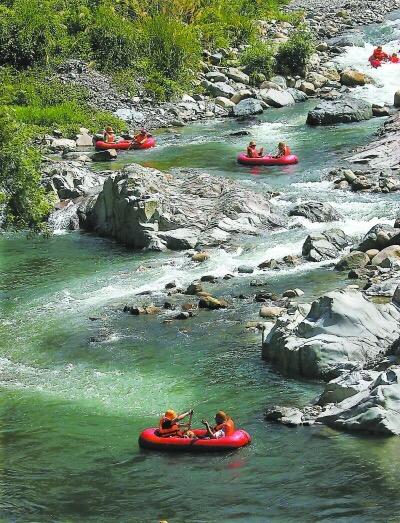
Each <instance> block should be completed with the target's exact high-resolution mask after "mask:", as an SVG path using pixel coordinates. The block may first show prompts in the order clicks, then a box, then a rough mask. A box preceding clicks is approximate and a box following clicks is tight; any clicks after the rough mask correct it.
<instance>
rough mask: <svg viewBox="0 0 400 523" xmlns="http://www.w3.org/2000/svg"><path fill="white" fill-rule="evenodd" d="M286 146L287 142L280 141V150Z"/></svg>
mask: <svg viewBox="0 0 400 523" xmlns="http://www.w3.org/2000/svg"><path fill="white" fill-rule="evenodd" d="M285 147H286V144H285V143H284V142H279V143H278V148H279V150H280V151H283V149H284V148H285Z"/></svg>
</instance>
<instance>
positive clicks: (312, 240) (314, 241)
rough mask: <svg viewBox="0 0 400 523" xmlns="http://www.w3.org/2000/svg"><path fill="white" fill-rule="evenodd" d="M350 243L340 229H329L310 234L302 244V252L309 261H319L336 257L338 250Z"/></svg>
mask: <svg viewBox="0 0 400 523" xmlns="http://www.w3.org/2000/svg"><path fill="white" fill-rule="evenodd" d="M349 244H350V238H348V237H347V236H346V234H345V233H344V232H343V231H342V230H340V229H330V230H329V231H325V232H323V233H321V234H319V233H316V234H310V235H309V236H307V238H306V241H305V242H304V245H303V250H302V254H303V256H305V257H306V258H307V260H309V261H314V262H320V261H322V260H329V259H334V258H337V257H338V256H339V254H340V251H341V250H343V249H344V248H345V247H347V246H348V245H349Z"/></svg>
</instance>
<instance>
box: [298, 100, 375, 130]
mask: <svg viewBox="0 0 400 523" xmlns="http://www.w3.org/2000/svg"><path fill="white" fill-rule="evenodd" d="M370 118H372V105H371V104H370V103H369V102H366V101H365V100H361V99H358V98H354V97H352V96H343V97H342V98H340V99H338V100H325V101H322V102H320V103H319V104H318V105H317V106H316V107H315V109H313V110H312V111H310V112H309V113H308V117H307V123H308V124H309V125H332V124H336V123H350V122H360V121H362V120H369V119H370Z"/></svg>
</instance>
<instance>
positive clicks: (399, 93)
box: [394, 90, 400, 107]
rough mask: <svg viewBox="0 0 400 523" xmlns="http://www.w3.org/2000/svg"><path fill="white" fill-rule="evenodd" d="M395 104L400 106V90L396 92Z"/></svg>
mask: <svg viewBox="0 0 400 523" xmlns="http://www.w3.org/2000/svg"><path fill="white" fill-rule="evenodd" d="M394 106H395V107H400V90H399V91H396V92H395V93H394Z"/></svg>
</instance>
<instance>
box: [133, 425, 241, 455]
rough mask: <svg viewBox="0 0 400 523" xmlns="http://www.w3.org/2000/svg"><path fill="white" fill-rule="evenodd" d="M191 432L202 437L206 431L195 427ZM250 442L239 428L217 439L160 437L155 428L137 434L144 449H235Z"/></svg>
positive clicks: (205, 450) (204, 450) (192, 450)
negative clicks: (229, 434) (230, 434)
mask: <svg viewBox="0 0 400 523" xmlns="http://www.w3.org/2000/svg"><path fill="white" fill-rule="evenodd" d="M193 432H194V433H195V434H196V436H199V437H204V436H205V435H206V433H207V431H206V430H205V429H195V430H193ZM250 442H251V437H250V435H249V434H248V433H247V432H246V431H245V430H241V429H238V430H236V431H235V432H234V433H233V434H232V436H226V437H223V438H218V439H194V438H193V439H192V438H177V437H176V436H171V437H169V438H161V437H160V436H158V435H157V429H155V428H152V429H145V430H144V431H143V432H142V433H141V434H140V436H139V445H140V446H141V447H143V448H146V449H153V450H179V451H188V452H210V451H223V450H235V449H239V448H240V447H244V446H245V445H248V444H249V443H250Z"/></svg>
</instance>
